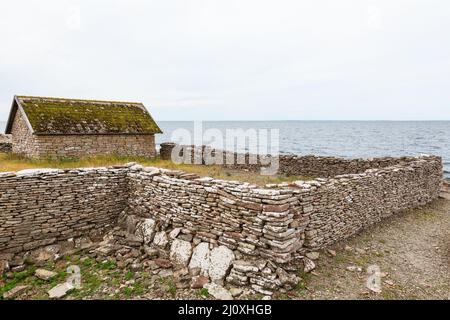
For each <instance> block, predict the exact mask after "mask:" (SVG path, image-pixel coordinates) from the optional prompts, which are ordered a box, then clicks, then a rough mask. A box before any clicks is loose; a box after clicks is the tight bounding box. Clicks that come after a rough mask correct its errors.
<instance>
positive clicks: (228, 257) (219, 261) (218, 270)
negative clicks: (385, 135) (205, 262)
mask: <svg viewBox="0 0 450 320" xmlns="http://www.w3.org/2000/svg"><path fill="white" fill-rule="evenodd" d="M233 260H234V253H233V251H231V250H230V249H228V248H227V247H225V246H219V247H216V248H214V249H212V250H211V254H210V265H209V268H208V274H209V277H210V278H211V280H212V281H216V280H222V279H224V278H225V276H226V275H227V273H228V270H229V269H230V267H231V264H232V263H233Z"/></svg>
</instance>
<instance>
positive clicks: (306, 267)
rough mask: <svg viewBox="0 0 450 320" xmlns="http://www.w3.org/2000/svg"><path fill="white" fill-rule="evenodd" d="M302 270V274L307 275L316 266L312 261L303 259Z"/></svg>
mask: <svg viewBox="0 0 450 320" xmlns="http://www.w3.org/2000/svg"><path fill="white" fill-rule="evenodd" d="M303 264H304V269H303V272H305V273H308V272H311V271H313V270H314V269H315V268H316V264H315V263H314V261H312V260H311V259H308V258H303Z"/></svg>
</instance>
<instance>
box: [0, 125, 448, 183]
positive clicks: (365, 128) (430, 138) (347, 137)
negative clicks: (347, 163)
mask: <svg viewBox="0 0 450 320" xmlns="http://www.w3.org/2000/svg"><path fill="white" fill-rule="evenodd" d="M4 125H5V123H4V122H3V123H1V122H0V132H3V130H4ZM158 125H159V126H160V128H161V130H162V131H163V134H160V135H157V137H156V143H157V144H160V143H162V142H169V141H174V140H177V139H178V138H179V137H181V136H182V137H183V138H184V139H185V140H184V141H186V139H188V142H191V143H192V144H201V143H206V144H209V142H211V141H213V140H212V139H213V138H212V137H214V139H215V140H214V141H215V142H214V143H212V145H214V146H216V147H217V146H218V143H219V145H220V143H222V142H221V141H220V139H219V140H218V139H217V138H218V137H222V138H226V137H229V136H232V133H233V132H234V133H236V132H239V131H236V129H237V130H239V129H241V130H240V131H241V133H244V134H246V133H249V134H251V133H254V132H256V133H257V134H258V137H259V139H257V141H258V143H259V144H262V143H265V141H266V140H265V139H264V138H262V139H261V137H264V136H266V137H267V140H268V141H269V145H271V146H275V145H277V149H278V152H279V153H281V154H288V153H293V154H301V155H308V154H314V155H322V156H337V157H344V158H371V157H382V156H414V155H420V154H433V155H438V156H441V157H442V158H443V164H444V175H445V177H446V178H447V179H450V121H204V122H192V121H158ZM210 129H213V130H210ZM233 130H234V131H233ZM194 132H196V133H197V134H194ZM199 133H200V134H199ZM271 134H272V135H271ZM189 139H190V140H189ZM228 140H229V139H228ZM224 141H227V140H224ZM274 141H277V142H278V143H273V144H272V143H271V142H274ZM224 145H226V142H225V143H224ZM225 148H226V149H229V147H226V146H225ZM242 148H243V149H244V150H239V149H238V150H237V151H240V152H241V151H249V150H248V146H242ZM260 150H263V149H260Z"/></svg>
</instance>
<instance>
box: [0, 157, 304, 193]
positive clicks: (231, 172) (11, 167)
mask: <svg viewBox="0 0 450 320" xmlns="http://www.w3.org/2000/svg"><path fill="white" fill-rule="evenodd" d="M128 162H137V163H139V164H141V165H144V166H151V167H159V168H166V169H172V170H182V171H185V172H189V173H196V174H198V175H200V176H202V177H203V176H208V177H212V178H216V179H223V180H237V181H243V182H250V183H254V184H257V185H261V186H262V185H265V184H270V183H281V182H289V181H295V180H311V179H312V177H302V176H286V175H275V176H263V175H260V174H256V173H254V172H247V171H241V170H235V169H229V168H223V167H221V166H218V165H210V166H204V165H192V164H175V163H173V162H171V161H168V160H162V159H160V158H155V159H150V158H145V157H119V156H96V157H85V158H81V159H77V158H63V159H54V158H46V159H28V158H24V157H21V156H18V155H14V154H10V153H0V172H14V171H20V170H24V169H34V168H59V169H67V168H86V167H105V166H114V165H121V164H125V163H128Z"/></svg>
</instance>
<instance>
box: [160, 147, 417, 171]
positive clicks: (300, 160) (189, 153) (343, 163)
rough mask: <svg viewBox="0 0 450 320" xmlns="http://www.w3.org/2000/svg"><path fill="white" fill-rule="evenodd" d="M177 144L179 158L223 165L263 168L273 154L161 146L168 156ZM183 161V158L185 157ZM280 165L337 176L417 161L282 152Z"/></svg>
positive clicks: (410, 159) (280, 167) (282, 168)
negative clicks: (347, 157)
mask: <svg viewBox="0 0 450 320" xmlns="http://www.w3.org/2000/svg"><path fill="white" fill-rule="evenodd" d="M175 147H177V148H178V149H176V150H175V151H174V153H175V154H176V155H177V156H179V157H180V159H189V161H191V163H196V164H207V161H205V159H207V156H211V158H212V159H214V161H216V160H219V161H220V163H217V164H221V165H223V166H224V167H227V168H232V169H237V170H248V171H252V172H258V173H259V172H260V169H261V168H264V167H267V166H269V164H270V161H271V160H270V159H271V156H270V155H269V156H259V155H255V154H249V153H245V154H243V153H234V152H229V151H223V150H217V149H213V148H210V147H207V146H184V145H183V146H178V145H175V144H173V143H165V144H162V146H161V152H164V156H165V157H166V158H167V159H169V158H170V157H169V156H170V154H171V153H172V149H173V148H175ZM183 161H184V160H183ZM277 161H278V164H279V168H278V171H277V174H284V175H288V176H303V177H315V178H317V177H321V178H323V177H326V178H330V177H334V176H336V175H342V174H351V173H363V172H365V171H366V170H368V169H380V168H386V167H389V166H394V165H407V164H408V163H409V162H412V161H416V158H414V157H381V158H370V159H362V158H355V159H345V158H337V157H324V156H316V155H294V154H283V155H280V156H279V157H278V160H277Z"/></svg>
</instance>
